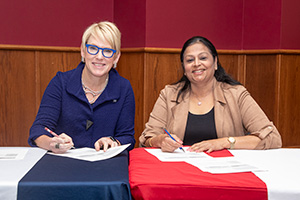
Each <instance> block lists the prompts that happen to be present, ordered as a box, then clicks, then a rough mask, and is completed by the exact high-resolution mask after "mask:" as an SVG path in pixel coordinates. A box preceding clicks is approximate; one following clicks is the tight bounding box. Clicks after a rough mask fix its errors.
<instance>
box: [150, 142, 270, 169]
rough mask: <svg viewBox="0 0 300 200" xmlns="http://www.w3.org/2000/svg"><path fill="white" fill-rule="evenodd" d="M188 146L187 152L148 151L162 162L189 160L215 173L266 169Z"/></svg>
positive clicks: (185, 148)
mask: <svg viewBox="0 0 300 200" xmlns="http://www.w3.org/2000/svg"><path fill="white" fill-rule="evenodd" d="M188 148H189V147H183V149H184V150H185V152H183V151H182V150H180V149H176V150H175V151H174V152H173V153H167V152H162V151H161V149H146V151H148V152H149V153H150V154H152V155H154V156H155V157H157V158H158V159H159V160H160V161H162V162H187V163H189V164H191V165H193V166H195V167H197V168H199V169H200V170H202V171H205V172H210V173H214V174H220V173H238V172H249V171H265V170H263V169H261V168H258V167H256V166H254V165H251V164H248V163H245V162H243V161H239V160H238V159H237V158H235V157H218V158H213V157H211V156H209V155H207V154H206V153H204V152H200V153H196V152H189V151H187V149H188Z"/></svg>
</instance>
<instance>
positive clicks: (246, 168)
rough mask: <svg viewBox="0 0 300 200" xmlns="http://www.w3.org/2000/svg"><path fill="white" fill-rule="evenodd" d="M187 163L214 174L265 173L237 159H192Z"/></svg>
mask: <svg viewBox="0 0 300 200" xmlns="http://www.w3.org/2000/svg"><path fill="white" fill-rule="evenodd" d="M186 162H187V163H189V164H191V165H194V166H195V167H198V168H199V169H200V170H201V171H204V172H209V173H212V174H224V173H238V172H251V171H252V172H253V171H265V170H263V169H260V168H258V167H256V166H254V165H251V164H247V163H244V162H241V161H240V160H238V159H237V158H235V157H221V158H220V157H218V158H211V159H206V160H201V161H200V160H195V159H193V160H192V159H190V160H188V161H186Z"/></svg>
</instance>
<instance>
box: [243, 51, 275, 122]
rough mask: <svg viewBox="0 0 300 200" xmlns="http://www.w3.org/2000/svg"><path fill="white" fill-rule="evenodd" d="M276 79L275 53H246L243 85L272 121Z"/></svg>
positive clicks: (273, 118) (273, 117)
mask: <svg viewBox="0 0 300 200" xmlns="http://www.w3.org/2000/svg"><path fill="white" fill-rule="evenodd" d="M276 81H277V80H276V55H263V56H261V55H247V59H246V82H245V87H246V88H247V89H248V91H249V92H250V94H251V95H252V96H253V97H254V99H255V100H256V101H257V102H259V105H260V106H261V107H262V108H263V110H264V112H265V113H266V114H267V116H268V117H269V118H270V120H272V121H274V120H275V119H276V118H275V113H276V112H277V110H276V107H274V105H276V100H277V98H276V97H277V82H276ZM275 123H276V122H275Z"/></svg>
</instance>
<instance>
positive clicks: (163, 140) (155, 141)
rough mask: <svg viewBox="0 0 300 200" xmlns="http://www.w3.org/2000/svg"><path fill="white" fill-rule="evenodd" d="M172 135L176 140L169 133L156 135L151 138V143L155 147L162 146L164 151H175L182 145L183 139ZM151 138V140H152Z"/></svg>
mask: <svg viewBox="0 0 300 200" xmlns="http://www.w3.org/2000/svg"><path fill="white" fill-rule="evenodd" d="M171 135H172V137H173V138H174V139H175V140H176V141H174V140H173V139H172V138H170V137H169V136H168V135H167V134H161V135H158V136H155V137H153V138H152V139H151V138H150V139H151V141H149V142H151V144H152V146H153V147H160V148H161V150H162V151H163V152H174V151H175V150H176V149H178V148H179V147H182V143H183V142H182V141H181V140H180V139H179V138H178V137H177V136H176V135H173V134H171ZM150 139H149V140H150Z"/></svg>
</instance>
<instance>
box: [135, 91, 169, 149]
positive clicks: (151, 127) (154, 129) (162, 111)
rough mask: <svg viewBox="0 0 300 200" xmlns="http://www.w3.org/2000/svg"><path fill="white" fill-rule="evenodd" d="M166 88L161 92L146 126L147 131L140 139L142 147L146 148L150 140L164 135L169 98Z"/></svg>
mask: <svg viewBox="0 0 300 200" xmlns="http://www.w3.org/2000/svg"><path fill="white" fill-rule="evenodd" d="M166 96H167V95H166V88H165V89H163V90H161V92H160V95H159V97H158V99H157V100H156V102H155V104H154V107H153V110H152V112H151V113H150V116H149V120H148V122H147V123H146V125H145V130H144V131H143V132H142V134H141V136H140V137H139V142H140V146H142V147H143V146H145V142H146V140H147V139H148V138H150V137H153V136H156V135H160V134H163V128H164V127H167V115H168V109H167V97H166Z"/></svg>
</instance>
